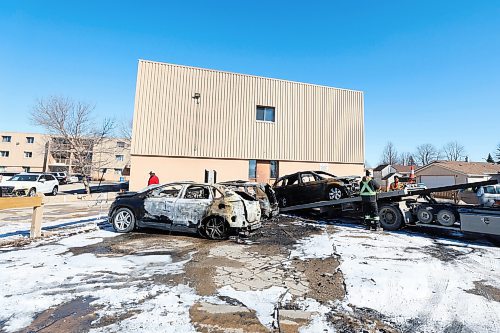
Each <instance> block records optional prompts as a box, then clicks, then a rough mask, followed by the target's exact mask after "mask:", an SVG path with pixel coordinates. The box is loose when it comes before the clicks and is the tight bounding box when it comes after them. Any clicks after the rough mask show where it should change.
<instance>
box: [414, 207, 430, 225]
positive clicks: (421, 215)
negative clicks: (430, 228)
mask: <svg viewBox="0 0 500 333" xmlns="http://www.w3.org/2000/svg"><path fill="white" fill-rule="evenodd" d="M417 218H418V221H419V222H420V223H424V224H429V223H431V222H432V220H433V219H434V214H433V213H432V208H431V207H422V208H419V209H418V210H417Z"/></svg>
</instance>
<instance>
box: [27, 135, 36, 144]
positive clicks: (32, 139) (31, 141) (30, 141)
mask: <svg viewBox="0 0 500 333" xmlns="http://www.w3.org/2000/svg"><path fill="white" fill-rule="evenodd" d="M34 142H35V138H34V137H32V136H27V137H26V143H34Z"/></svg>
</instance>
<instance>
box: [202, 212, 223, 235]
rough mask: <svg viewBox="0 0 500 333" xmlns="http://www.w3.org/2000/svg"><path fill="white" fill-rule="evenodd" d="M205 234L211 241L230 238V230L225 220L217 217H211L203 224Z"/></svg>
mask: <svg viewBox="0 0 500 333" xmlns="http://www.w3.org/2000/svg"><path fill="white" fill-rule="evenodd" d="M203 234H204V235H205V237H207V238H210V239H215V240H221V239H227V238H228V236H229V228H228V225H227V223H226V221H224V219H222V218H220V217H217V216H211V217H209V218H208V219H206V220H205V222H204V224H203Z"/></svg>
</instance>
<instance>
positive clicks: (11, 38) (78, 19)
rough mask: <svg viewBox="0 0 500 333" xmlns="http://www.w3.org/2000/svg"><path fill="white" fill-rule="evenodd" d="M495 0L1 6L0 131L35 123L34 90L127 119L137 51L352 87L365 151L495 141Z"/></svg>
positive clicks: (498, 138)
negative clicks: (358, 97)
mask: <svg viewBox="0 0 500 333" xmlns="http://www.w3.org/2000/svg"><path fill="white" fill-rule="evenodd" d="M499 18H500V2H498V1H402V0H399V1H310V2H293V1H272V2H271V1H246V2H243V1H194V0H193V1H186V2H184V1H183V2H180V1H179V2H178V3H173V2H172V3H168V4H167V1H140V2H139V1H136V2H127V1H106V2H105V1H78V2H76V1H49V0H47V1H21V0H17V1H15V0H3V1H1V2H0V32H1V33H0V130H9V131H40V129H38V128H35V127H33V126H32V125H31V124H30V122H29V120H28V114H29V112H30V110H31V108H32V106H33V104H34V102H35V101H36V99H38V98H43V97H47V96H50V95H65V96H69V97H71V98H74V99H77V100H83V101H88V102H90V103H93V104H95V105H96V110H97V111H98V113H99V115H101V116H108V117H116V118H117V119H128V118H131V117H132V114H133V107H134V94H135V80H136V72H137V60H138V59H149V60H155V61H164V62H169V63H176V64H184V65H190V66H197V67H206V68H213V69H220V70H226V71H233V72H240V73H246V74H253V75H261V76H268V77H274V78H282V79H289V80H294V81H302V82H309V83H316V84H322V85H328V86H334V87H342V88H350V89H357V90H362V91H364V93H365V128H366V159H367V161H368V162H369V164H371V165H372V166H373V165H375V164H377V163H378V162H379V160H380V155H381V152H382V149H383V146H384V145H385V144H386V142H388V141H392V142H393V143H394V144H395V145H396V148H397V149H398V151H409V152H411V151H414V150H415V147H416V146H417V145H418V144H421V143H432V144H434V145H436V146H438V147H441V146H442V145H444V144H445V143H447V142H449V141H454V140H457V141H459V142H460V143H462V144H463V145H464V146H465V148H466V150H467V153H468V155H469V157H470V159H471V160H476V161H480V160H481V159H482V158H484V157H486V156H487V155H488V153H489V152H494V150H495V147H496V146H497V144H499V143H500V130H499V124H500V19H499Z"/></svg>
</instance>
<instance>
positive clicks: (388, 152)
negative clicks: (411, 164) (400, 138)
mask: <svg viewBox="0 0 500 333" xmlns="http://www.w3.org/2000/svg"><path fill="white" fill-rule="evenodd" d="M397 162H398V152H397V151H396V147H394V144H393V143H392V142H390V141H389V142H387V144H386V145H385V148H384V150H383V152H382V159H381V161H380V163H381V164H391V165H393V164H396V163H397Z"/></svg>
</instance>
